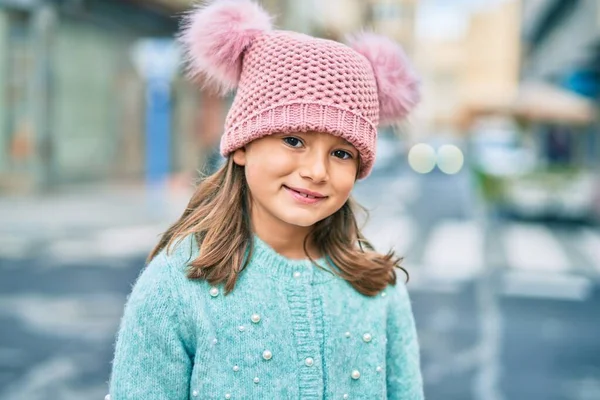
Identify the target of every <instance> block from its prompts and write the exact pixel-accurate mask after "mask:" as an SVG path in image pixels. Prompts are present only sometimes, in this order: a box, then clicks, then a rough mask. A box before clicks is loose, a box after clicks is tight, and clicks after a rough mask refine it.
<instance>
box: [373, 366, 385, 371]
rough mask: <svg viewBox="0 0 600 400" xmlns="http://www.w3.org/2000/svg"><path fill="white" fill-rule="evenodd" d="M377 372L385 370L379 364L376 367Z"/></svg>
mask: <svg viewBox="0 0 600 400" xmlns="http://www.w3.org/2000/svg"><path fill="white" fill-rule="evenodd" d="M375 370H376V371H377V372H381V371H382V370H383V368H381V367H380V366H379V365H378V366H377V368H376V369H375Z"/></svg>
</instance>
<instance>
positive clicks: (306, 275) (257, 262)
mask: <svg viewBox="0 0 600 400" xmlns="http://www.w3.org/2000/svg"><path fill="white" fill-rule="evenodd" d="M252 241H253V242H252V244H253V249H252V258H251V259H250V264H249V265H248V267H247V268H249V269H251V270H254V271H256V272H259V273H261V274H264V275H268V276H271V277H273V278H276V279H293V280H302V281H305V280H306V281H309V282H314V283H318V282H325V281H328V280H331V279H332V278H334V277H335V274H334V273H333V272H332V270H333V268H332V266H333V264H332V262H331V260H330V259H329V258H328V257H321V258H318V259H315V260H314V263H313V262H312V261H310V260H309V259H308V258H306V259H301V260H295V259H290V258H287V257H285V256H283V255H281V254H279V253H278V252H277V251H275V250H274V249H273V248H272V247H271V246H269V245H268V244H267V243H265V242H264V241H263V240H262V239H260V238H259V237H258V236H257V235H252ZM315 264H317V265H319V266H320V267H322V268H323V269H325V270H323V269H322V268H319V267H318V266H317V265H315Z"/></svg>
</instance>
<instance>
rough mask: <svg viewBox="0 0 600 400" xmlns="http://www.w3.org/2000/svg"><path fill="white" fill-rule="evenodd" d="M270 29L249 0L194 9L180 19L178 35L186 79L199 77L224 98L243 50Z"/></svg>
mask: <svg viewBox="0 0 600 400" xmlns="http://www.w3.org/2000/svg"><path fill="white" fill-rule="evenodd" d="M270 29H271V17H270V16H269V14H268V13H267V12H266V11H265V10H264V9H262V8H261V7H260V6H259V5H258V4H256V3H254V2H252V1H250V0H214V1H211V2H209V3H207V4H206V5H201V6H198V7H196V8H195V9H194V10H192V11H191V12H190V13H188V14H187V15H186V16H185V17H184V20H183V25H182V31H181V33H180V35H179V41H180V42H181V43H182V45H183V49H184V54H185V58H186V62H187V73H188V76H189V77H190V78H192V79H198V78H200V77H202V78H204V79H205V80H206V83H208V84H210V85H214V86H215V87H216V88H217V89H218V90H219V91H220V92H221V94H226V93H227V92H228V91H230V90H232V89H234V88H235V87H236V86H237V84H238V82H239V79H240V73H241V70H242V54H243V52H244V50H246V48H247V47H248V46H249V45H250V44H251V43H252V41H253V40H254V39H255V38H256V37H257V36H258V35H260V34H261V33H262V32H264V31H268V30H270Z"/></svg>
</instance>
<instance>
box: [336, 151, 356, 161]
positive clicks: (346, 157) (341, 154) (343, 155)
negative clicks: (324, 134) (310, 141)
mask: <svg viewBox="0 0 600 400" xmlns="http://www.w3.org/2000/svg"><path fill="white" fill-rule="evenodd" d="M333 155H334V156H335V157H337V158H341V159H342V160H349V159H351V158H352V154H350V153H348V152H347V151H344V150H335V151H334V152H333Z"/></svg>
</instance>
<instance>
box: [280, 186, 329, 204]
mask: <svg viewBox="0 0 600 400" xmlns="http://www.w3.org/2000/svg"><path fill="white" fill-rule="evenodd" d="M283 187H284V188H285V189H286V190H287V191H288V193H290V194H291V195H292V197H293V198H294V199H295V200H297V201H299V202H300V203H303V204H315V203H318V202H320V201H321V200H324V199H326V198H327V196H324V195H322V194H321V193H317V192H311V191H310V190H306V189H300V188H292V187H289V186H285V185H284V186H283Z"/></svg>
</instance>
